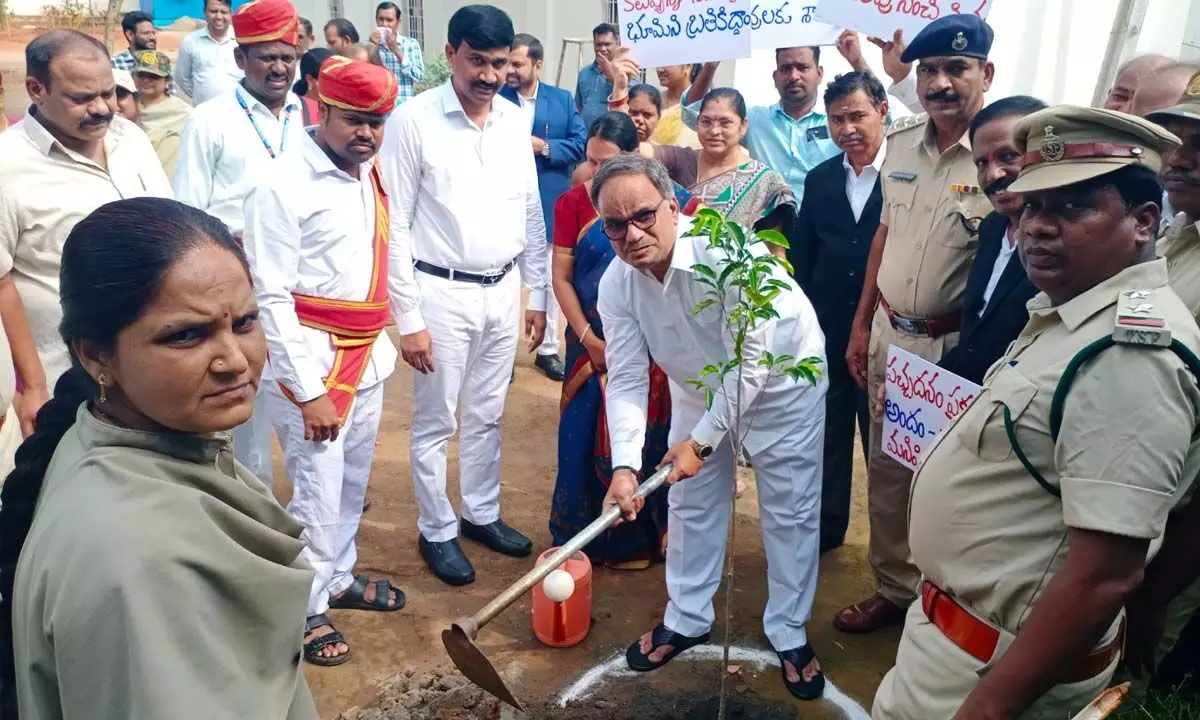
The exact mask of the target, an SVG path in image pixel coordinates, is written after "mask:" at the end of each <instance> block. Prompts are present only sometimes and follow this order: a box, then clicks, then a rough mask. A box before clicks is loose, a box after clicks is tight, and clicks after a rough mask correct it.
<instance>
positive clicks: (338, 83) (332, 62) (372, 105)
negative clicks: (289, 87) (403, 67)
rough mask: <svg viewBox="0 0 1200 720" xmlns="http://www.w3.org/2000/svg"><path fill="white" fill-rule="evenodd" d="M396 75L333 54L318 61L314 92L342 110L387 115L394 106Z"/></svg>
mask: <svg viewBox="0 0 1200 720" xmlns="http://www.w3.org/2000/svg"><path fill="white" fill-rule="evenodd" d="M397 91H398V88H397V87H396V76H395V75H392V72H391V71H390V70H388V69H387V68H384V67H380V66H379V65H374V64H372V63H367V62H362V61H361V60H350V59H348V58H344V57H341V56H338V55H335V56H333V57H331V58H329V59H328V60H326V61H325V62H324V64H322V65H321V73H320V74H319V75H317V94H318V95H320V97H321V102H323V103H326V104H328V105H332V106H333V107H337V108H342V109H343V110H354V111H356V112H364V113H371V114H373V115H387V114H388V113H390V112H391V111H392V108H394V107H396V94H397Z"/></svg>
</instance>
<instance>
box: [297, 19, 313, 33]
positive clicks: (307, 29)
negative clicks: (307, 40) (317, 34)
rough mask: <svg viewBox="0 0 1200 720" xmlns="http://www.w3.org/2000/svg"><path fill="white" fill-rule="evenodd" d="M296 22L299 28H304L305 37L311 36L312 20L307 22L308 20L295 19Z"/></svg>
mask: <svg viewBox="0 0 1200 720" xmlns="http://www.w3.org/2000/svg"><path fill="white" fill-rule="evenodd" d="M296 21H297V22H299V23H300V27H302V28H304V36H305V37H312V36H313V26H312V20H309V19H308V18H296Z"/></svg>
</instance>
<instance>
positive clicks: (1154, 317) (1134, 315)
mask: <svg viewBox="0 0 1200 720" xmlns="http://www.w3.org/2000/svg"><path fill="white" fill-rule="evenodd" d="M1157 296H1158V293H1157V292H1156V291H1154V290H1122V291H1121V293H1120V294H1119V295H1118V296H1117V321H1116V325H1114V326H1113V334H1112V337H1113V342H1118V343H1121V344H1122V345H1148V346H1152V347H1168V346H1169V345H1170V344H1171V328H1169V327H1167V321H1166V319H1165V318H1164V317H1163V316H1162V313H1160V312H1158V309H1157V307H1156V304H1157V303H1156V300H1157Z"/></svg>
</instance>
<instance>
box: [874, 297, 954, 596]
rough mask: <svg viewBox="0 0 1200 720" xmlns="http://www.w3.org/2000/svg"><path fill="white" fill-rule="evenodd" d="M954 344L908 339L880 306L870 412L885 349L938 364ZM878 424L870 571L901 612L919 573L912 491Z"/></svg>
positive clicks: (906, 471)
mask: <svg viewBox="0 0 1200 720" xmlns="http://www.w3.org/2000/svg"><path fill="white" fill-rule="evenodd" d="M957 344H958V333H951V334H950V335H944V336H942V337H940V338H937V339H933V338H929V337H925V336H923V335H908V334H906V333H903V332H900V331H899V330H896V329H895V328H893V327H892V324H891V322H889V321H888V317H887V313H885V312H884V310H883V307H882V305H881V306H880V307H878V308H876V309H875V317H874V318H873V319H872V322H871V346H870V357H869V362H868V378H869V381H870V383H869V385H870V386H869V390H868V395H867V397H868V398H870V402H871V405H872V407H873V406H874V404H875V399H876V398H877V397H879V386H880V385H882V384H883V381H884V376H885V374H886V371H887V354H888V346H889V345H895V346H897V347H900V348H903V349H904V350H907V351H908V352H910V353H912V354H914V355H916V356H918V357H920V358H923V359H925V360H928V361H930V362H937V361H938V360H940V359H941V357H942V355H944V354H945V353H946V351H948V350H950V349H951V348H953V347H954V346H955V345H957ZM884 441H885V438H884V437H883V423H882V421H881V420H876V419H872V421H871V449H870V454H869V455H868V457H867V512H868V515H869V516H870V518H871V545H870V560H871V567H872V568H874V570H875V578H876V582H877V583H878V584H879V593H880V594H881V595H883V596H884V597H885V598H887V599H888V600H890V601H892V602H893V603H895V604H897V605H899V606H901V607H904V606H906V605H908V604H909V603H911V602H912V601H913V600H914V599H915V598H916V597H917V585H918V584H919V582H920V579H921V573H920V571H918V570H917V568H916V566H915V565H913V563H912V560H911V559H910V558H909V550H908V497H909V493H910V491H911V490H912V472H911V471H909V469H908V468H906V467H905V466H903V465H901V464H900V463H898V462H896V461H895V460H893V459H891V458H890V457H888V456H887V455H886V454H884V452H883V443H884Z"/></svg>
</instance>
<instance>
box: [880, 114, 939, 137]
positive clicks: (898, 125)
mask: <svg viewBox="0 0 1200 720" xmlns="http://www.w3.org/2000/svg"><path fill="white" fill-rule="evenodd" d="M927 122H929V116H928V115H927V114H925V113H921V114H920V115H909V116H908V117H902V118H900V119H899V120H897V121H895V122H894V123H892V124H891V125H889V126H888V129H887V134H888V135H889V136H891V135H895V134H896V133H899V132H904V131H905V130H912V129H913V128H915V127H920V126H922V125H924V124H925V123H927Z"/></svg>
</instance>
